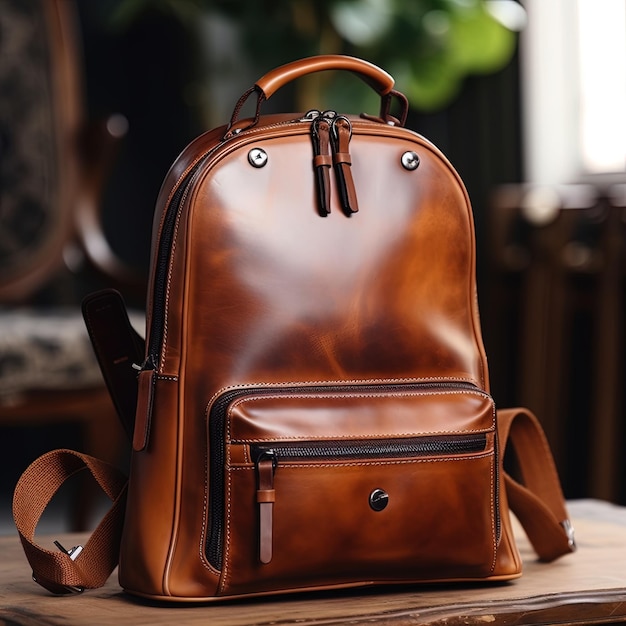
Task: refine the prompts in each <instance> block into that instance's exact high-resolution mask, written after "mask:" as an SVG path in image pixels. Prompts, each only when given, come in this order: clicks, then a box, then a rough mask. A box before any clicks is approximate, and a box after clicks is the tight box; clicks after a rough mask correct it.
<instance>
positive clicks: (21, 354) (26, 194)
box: [0, 0, 139, 529]
mask: <svg viewBox="0 0 626 626" xmlns="http://www.w3.org/2000/svg"><path fill="white" fill-rule="evenodd" d="M74 10H75V7H74V5H73V3H72V2H71V0H0V426H4V425H7V424H14V425H20V426H22V425H23V426H27V427H28V428H31V427H35V426H37V425H42V424H50V423H57V422H60V421H66V422H72V423H76V424H77V427H79V428H81V429H82V430H83V433H84V448H85V451H86V452H88V453H91V454H94V455H96V456H100V457H103V458H106V459H109V460H111V461H115V460H116V459H115V458H113V457H116V456H117V452H116V450H117V449H118V447H119V443H120V439H121V438H122V430H121V428H120V426H119V425H118V423H117V418H116V416H115V413H114V410H113V406H112V403H111V401H110V400H109V397H108V393H107V391H106V389H105V387H104V384H103V382H102V378H101V375H100V372H99V369H98V366H97V364H96V362H95V358H94V356H93V351H92V349H91V346H90V344H89V340H88V336H87V333H86V330H85V326H84V323H83V321H82V317H81V314H80V298H81V294H80V289H79V288H77V287H76V286H75V284H74V282H73V281H74V277H73V276H72V273H71V272H70V271H68V268H69V270H75V269H77V268H80V267H87V266H88V265H89V266H91V267H94V268H97V269H98V270H100V271H102V272H104V273H105V274H106V275H107V276H110V277H115V279H116V280H119V281H123V282H124V283H125V284H127V285H135V284H138V282H139V279H138V278H137V277H136V276H135V274H134V272H133V271H132V270H130V269H129V268H127V267H126V266H125V265H124V263H122V262H121V261H120V260H118V258H117V257H116V255H115V254H114V253H113V251H112V250H111V248H110V246H109V245H108V243H107V240H106V237H105V236H104V234H103V231H102V228H101V220H100V215H99V199H100V197H101V194H102V191H103V188H104V184H105V181H106V176H107V173H108V169H109V166H110V164H111V161H112V159H113V156H114V152H115V149H116V144H117V142H118V141H119V139H120V138H121V137H122V136H123V135H124V134H125V132H126V121H125V119H124V118H123V117H122V116H112V117H110V118H109V119H106V120H103V121H101V122H98V123H88V122H87V121H86V120H85V117H84V113H83V107H82V93H81V83H80V75H81V67H80V58H81V57H80V53H79V46H78V37H77V32H76V30H75V26H76V24H75V11H74ZM117 284H120V283H119V282H118V283H117ZM78 500H79V506H78V507H77V508H76V509H75V511H74V517H73V522H72V525H73V527H74V528H77V529H78V528H84V527H85V526H86V524H88V515H89V510H88V507H87V496H84V495H83V494H80V495H79V498H78Z"/></svg>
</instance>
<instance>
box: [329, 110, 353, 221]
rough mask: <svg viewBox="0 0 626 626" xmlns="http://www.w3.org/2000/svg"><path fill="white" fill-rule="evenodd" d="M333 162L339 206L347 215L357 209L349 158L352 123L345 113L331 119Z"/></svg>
mask: <svg viewBox="0 0 626 626" xmlns="http://www.w3.org/2000/svg"><path fill="white" fill-rule="evenodd" d="M331 131H332V144H333V152H334V155H333V163H334V164H335V174H336V177H337V185H338V187H339V199H340V200H341V208H342V209H343V211H344V213H345V214H346V215H347V216H350V215H352V213H356V212H357V211H358V210H359V204H358V201H357V197H356V188H355V186H354V180H353V178H352V170H351V168H350V166H351V165H352V159H351V158H350V139H351V138H352V124H351V123H350V120H349V119H348V118H347V117H345V115H337V116H336V117H335V118H334V119H333V121H332V128H331Z"/></svg>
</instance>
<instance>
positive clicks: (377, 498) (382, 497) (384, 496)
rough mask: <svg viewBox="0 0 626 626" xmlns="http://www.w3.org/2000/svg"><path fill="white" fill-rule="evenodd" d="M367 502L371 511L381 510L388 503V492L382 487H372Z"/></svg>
mask: <svg viewBox="0 0 626 626" xmlns="http://www.w3.org/2000/svg"><path fill="white" fill-rule="evenodd" d="M369 504H370V508H371V509H372V510H373V511H382V510H383V509H384V508H385V507H386V506H387V505H388V504H389V494H388V493H387V492H386V491H384V490H383V489H374V491H372V493H370V497H369Z"/></svg>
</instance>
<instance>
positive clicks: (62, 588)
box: [33, 541, 85, 595]
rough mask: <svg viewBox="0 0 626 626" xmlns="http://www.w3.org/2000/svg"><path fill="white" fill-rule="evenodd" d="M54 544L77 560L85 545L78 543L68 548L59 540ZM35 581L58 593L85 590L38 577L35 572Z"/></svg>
mask: <svg viewBox="0 0 626 626" xmlns="http://www.w3.org/2000/svg"><path fill="white" fill-rule="evenodd" d="M54 545H55V546H56V547H57V548H58V549H59V550H61V552H63V554H67V556H69V557H70V559H71V560H72V561H75V560H76V559H77V558H78V555H79V554H80V553H81V552H82V551H83V546H81V545H78V546H74V547H73V548H70V549H69V550H67V549H66V548H65V547H63V545H61V543H60V542H59V541H55V542H54ZM33 581H34V582H36V583H37V584H38V585H41V586H42V587H44V588H45V589H47V590H48V591H50V592H52V593H54V594H56V595H66V594H70V593H82V592H83V591H85V588H84V587H79V586H74V585H62V584H60V583H57V582H54V581H51V580H47V579H45V578H37V577H36V576H35V573H34V572H33Z"/></svg>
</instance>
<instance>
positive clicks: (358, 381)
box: [208, 376, 488, 406]
mask: <svg viewBox="0 0 626 626" xmlns="http://www.w3.org/2000/svg"><path fill="white" fill-rule="evenodd" d="M441 382H448V383H455V382H456V383H470V384H472V385H476V384H477V383H476V380H474V379H473V378H470V377H464V376H461V377H452V376H432V377H427V378H351V379H343V380H337V379H328V380H307V381H303V380H291V381H287V382H255V383H246V384H243V385H227V386H226V387H221V388H220V389H218V390H217V391H216V392H215V393H214V394H213V395H212V396H211V399H210V400H209V402H208V406H211V405H212V404H213V402H215V400H216V399H217V398H218V397H219V396H221V395H222V394H224V393H226V392H228V391H233V390H235V389H241V390H242V391H243V390H245V389H254V388H256V387H261V388H267V387H275V388H276V389H281V388H284V387H298V386H301V387H302V390H303V392H305V390H306V389H307V388H310V387H315V386H316V385H320V386H323V385H402V384H407V383H414V384H426V385H427V384H428V383H441ZM479 391H480V389H478V390H477V392H479ZM475 393H476V392H475ZM483 394H485V395H488V394H487V392H486V391H483Z"/></svg>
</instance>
